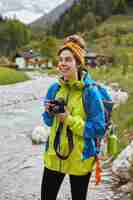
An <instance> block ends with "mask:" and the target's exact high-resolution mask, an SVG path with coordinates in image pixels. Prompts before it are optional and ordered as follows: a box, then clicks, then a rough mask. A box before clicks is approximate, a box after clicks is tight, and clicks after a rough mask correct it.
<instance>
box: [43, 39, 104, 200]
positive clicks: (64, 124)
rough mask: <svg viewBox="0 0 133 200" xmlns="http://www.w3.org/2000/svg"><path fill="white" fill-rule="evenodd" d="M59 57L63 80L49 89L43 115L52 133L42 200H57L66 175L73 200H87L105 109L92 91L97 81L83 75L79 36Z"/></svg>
mask: <svg viewBox="0 0 133 200" xmlns="http://www.w3.org/2000/svg"><path fill="white" fill-rule="evenodd" d="M58 56H59V61H58V70H59V72H60V77H59V79H58V81H57V82H55V83H53V84H52V85H51V86H50V87H49V89H48V92H47V95H46V97H45V111H44V113H43V120H44V122H45V123H46V124H47V125H48V126H50V127H51V133H50V136H49V138H48V141H47V145H46V149H45V152H44V174H43V178H42V185H41V200H56V197H57V195H58V191H59V189H60V186H61V183H62V181H63V179H64V177H65V175H69V180H70V185H71V195H72V200H85V199H86V196H87V189H88V184H89V180H90V176H91V173H92V170H93V166H94V163H95V160H96V155H97V147H96V137H97V136H99V137H102V136H103V134H104V129H105V117H104V109H103V104H102V101H101V96H100V94H99V92H98V89H97V87H95V86H93V87H89V84H92V83H93V82H94V81H93V80H92V79H91V77H90V75H89V74H88V73H87V72H85V71H84V65H85V63H84V62H85V61H84V56H85V42H84V40H83V39H82V38H80V37H79V36H77V35H72V36H69V37H67V38H65V40H64V45H63V46H62V47H61V48H60V50H59V52H58ZM85 88H87V93H86V94H85V98H84V99H83V94H84V90H85ZM85 107H86V109H87V110H88V111H87V112H86V111H85Z"/></svg>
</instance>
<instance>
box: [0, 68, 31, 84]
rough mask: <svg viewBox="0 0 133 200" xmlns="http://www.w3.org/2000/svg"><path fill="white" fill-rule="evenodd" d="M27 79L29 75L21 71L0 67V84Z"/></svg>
mask: <svg viewBox="0 0 133 200" xmlns="http://www.w3.org/2000/svg"><path fill="white" fill-rule="evenodd" d="M26 80H29V77H28V76H27V75H26V74H25V73H24V72H23V71H17V70H15V69H11V68H6V67H0V85H7V84H14V83H17V82H22V81H26Z"/></svg>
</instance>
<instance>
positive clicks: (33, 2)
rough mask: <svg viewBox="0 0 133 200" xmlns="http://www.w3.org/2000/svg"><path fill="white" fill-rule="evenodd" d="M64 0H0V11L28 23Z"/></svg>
mask: <svg viewBox="0 0 133 200" xmlns="http://www.w3.org/2000/svg"><path fill="white" fill-rule="evenodd" d="M64 1H65V0H0V13H1V14H2V15H4V16H10V17H13V16H16V18H18V19H20V20H21V21H22V22H24V23H30V22H32V21H34V20H35V19H37V18H38V17H40V16H42V15H43V14H44V13H47V12H49V11H51V10H52V9H54V8H55V7H56V6H58V5H59V4H61V3H62V2H64Z"/></svg>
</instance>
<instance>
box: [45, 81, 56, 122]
mask: <svg viewBox="0 0 133 200" xmlns="http://www.w3.org/2000/svg"><path fill="white" fill-rule="evenodd" d="M58 89H59V85H58V83H54V84H52V85H51V86H50V87H49V89H48V91H47V94H46V96H45V97H44V106H45V102H47V101H49V100H53V99H54V98H55V95H56V92H57V91H58ZM42 118H43V121H44V123H45V124H46V125H47V126H52V124H53V119H54V116H52V115H50V114H49V113H48V112H47V111H44V112H43V113H42Z"/></svg>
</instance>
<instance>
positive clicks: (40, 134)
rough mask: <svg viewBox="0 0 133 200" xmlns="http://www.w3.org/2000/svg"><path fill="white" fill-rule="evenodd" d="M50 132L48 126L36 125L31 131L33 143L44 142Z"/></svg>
mask: <svg viewBox="0 0 133 200" xmlns="http://www.w3.org/2000/svg"><path fill="white" fill-rule="evenodd" d="M49 134H50V128H49V127H47V126H37V127H36V128H35V129H34V130H33V132H32V136H31V138H32V142H33V143H34V144H41V143H45V142H46V141H47V139H48V136H49Z"/></svg>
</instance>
